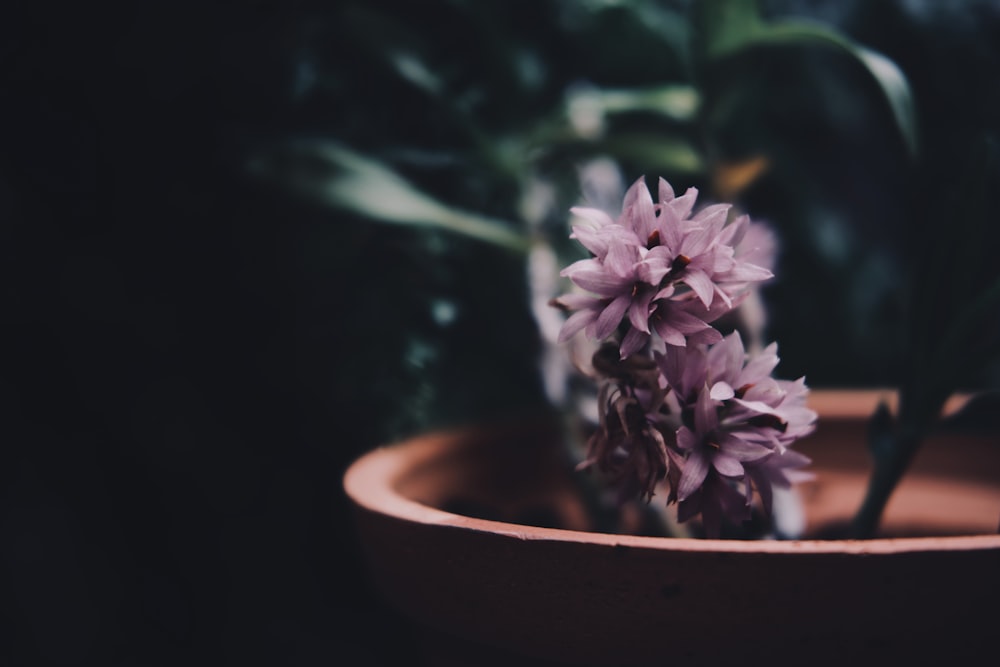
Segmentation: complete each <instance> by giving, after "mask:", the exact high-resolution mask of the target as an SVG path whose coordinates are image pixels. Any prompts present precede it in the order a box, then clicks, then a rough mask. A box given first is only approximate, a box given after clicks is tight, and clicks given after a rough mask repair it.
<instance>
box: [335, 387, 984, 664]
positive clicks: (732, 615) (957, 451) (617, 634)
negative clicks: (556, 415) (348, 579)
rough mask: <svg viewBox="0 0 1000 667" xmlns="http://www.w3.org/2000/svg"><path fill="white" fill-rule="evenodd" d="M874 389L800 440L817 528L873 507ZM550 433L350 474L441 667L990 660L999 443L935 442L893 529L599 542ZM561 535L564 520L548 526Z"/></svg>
mask: <svg viewBox="0 0 1000 667" xmlns="http://www.w3.org/2000/svg"><path fill="white" fill-rule="evenodd" d="M878 398H879V394H877V393H876V392H833V391H816V392H813V399H812V404H813V407H814V408H815V409H817V410H818V411H819V413H820V420H821V421H820V426H819V428H818V430H817V432H816V434H815V435H813V436H811V437H810V438H808V439H806V440H804V441H802V442H801V443H800V445H799V446H798V448H799V449H800V450H801V451H803V452H805V453H807V454H808V455H810V456H811V457H813V459H814V462H815V465H814V467H813V470H814V471H815V472H816V473H817V475H818V478H817V481H815V482H811V483H808V484H805V485H802V487H801V489H800V490H801V494H802V497H803V499H804V503H805V509H806V514H807V518H808V525H809V529H808V535H813V536H815V535H818V534H822V533H823V532H824V531H825V530H827V529H828V528H829V527H830V526H831V525H836V524H837V523H838V522H843V521H846V520H847V519H848V518H849V517H850V516H851V515H852V514H853V512H854V511H855V510H856V509H857V507H858V506H859V504H860V502H861V497H862V494H863V492H864V488H865V485H866V483H867V474H868V455H867V451H866V445H865V443H864V437H863V433H864V424H865V420H866V419H867V416H868V415H869V414H871V411H872V410H873V409H874V407H875V403H876V401H877V400H878ZM554 441H555V435H554V434H553V432H552V431H551V430H546V429H545V428H544V427H540V426H538V425H525V424H519V425H510V426H505V427H499V428H497V427H494V428H488V429H484V428H472V429H468V430H462V431H455V432H450V433H442V434H432V435H428V436H426V437H420V438H416V439H414V440H411V441H408V442H404V443H401V444H398V445H394V446H390V447H386V448H381V449H378V450H376V451H373V452H371V453H369V454H367V455H366V456H364V457H362V458H361V459H360V460H358V461H357V462H356V463H355V464H354V465H353V466H352V467H351V468H350V469H349V470H348V471H347V474H346V476H345V480H344V484H345V488H346V490H347V493H348V495H349V497H350V498H351V499H352V501H353V503H354V504H355V506H356V509H357V524H358V529H359V533H360V536H361V539H362V542H363V546H364V547H365V550H366V553H367V555H368V557H369V563H370V569H371V574H372V576H373V577H374V580H375V583H376V584H377V585H378V588H379V589H380V590H381V591H383V592H384V594H385V596H386V597H387V599H388V600H389V601H390V602H391V604H392V605H394V606H395V607H396V608H398V609H399V610H400V611H402V612H403V613H404V614H405V615H406V616H408V617H410V618H412V619H413V620H414V621H415V623H417V624H418V625H419V627H421V628H423V629H424V630H425V632H424V633H423V634H422V636H423V637H424V638H425V641H424V645H423V647H422V649H421V650H422V651H424V656H425V657H426V658H427V662H428V663H429V664H456V665H458V664H462V665H475V664H490V665H491V664H498V665H499V664H518V665H524V664H538V665H541V664H553V665H557V664H565V665H630V664H636V665H640V664H641V665H659V664H671V665H694V664H718V663H719V661H721V660H727V659H743V660H746V659H750V660H751V663H750V664H758V661H760V662H759V664H765V663H764V662H763V661H765V660H766V661H767V663H766V664H796V665H798V664H802V665H814V664H832V663H834V662H839V661H842V660H844V659H859V660H864V661H865V663H868V662H869V661H870V660H874V659H885V660H888V659H890V658H892V659H893V661H894V664H895V663H896V661H898V662H904V661H909V662H910V664H914V663H916V664H923V663H924V662H927V661H930V660H946V661H947V662H945V663H943V664H955V663H954V661H955V659H956V658H962V657H969V658H972V657H977V656H980V652H981V651H983V650H987V649H989V650H992V651H993V654H994V657H996V656H995V653H996V651H995V649H994V648H993V643H994V637H995V635H994V633H995V632H997V630H998V629H1000V625H998V621H1000V535H998V534H997V529H998V523H1000V442H998V437H997V436H996V435H993V436H992V437H985V436H980V437H972V436H967V435H966V436H952V437H943V436H938V437H934V438H932V439H931V440H930V441H929V442H927V443H926V445H925V446H924V448H923V450H922V451H921V453H920V454H919V456H918V458H917V460H916V461H915V463H914V465H913V468H912V470H911V472H910V473H909V475H908V476H907V478H906V479H905V481H904V482H903V484H902V485H901V486H900V487H899V488H898V490H897V492H896V493H895V495H894V496H893V499H892V501H891V503H890V505H889V507H888V509H887V513H886V517H885V521H884V523H883V525H884V531H885V533H886V534H887V535H892V536H893V537H892V538H879V539H874V540H865V541H852V540H819V539H805V540H798V541H734V540H695V539H679V538H657V537H639V536H628V535H616V534H607V533H597V532H587V529H588V528H589V523H588V520H587V513H586V512H585V511H584V507H583V504H582V502H581V501H580V500H579V498H578V496H577V494H574V493H573V491H574V489H575V488H576V487H575V484H574V481H573V478H572V475H573V474H574V473H572V471H570V470H568V469H567V467H566V465H565V462H564V461H563V460H562V459H561V455H560V450H559V448H557V447H553V446H550V445H551V444H552V443H553V442H554ZM655 501H656V499H654V502H655ZM443 508H453V509H458V508H464V509H462V511H464V512H466V514H479V515H482V514H485V513H486V512H487V511H488V512H489V513H490V514H491V515H492V516H494V517H495V518H499V519H500V520H490V519H482V518H474V517H473V516H467V515H462V514H459V513H455V512H451V511H446V510H445V509H443ZM487 508H488V509H487ZM531 524H535V525H531ZM552 524H557V525H561V526H565V527H568V528H570V529H565V528H563V529H557V528H545V527H539V526H540V525H552ZM904 536H907V537H904ZM981 659H982V658H981V657H977V664H982V663H981V662H979V660H981Z"/></svg>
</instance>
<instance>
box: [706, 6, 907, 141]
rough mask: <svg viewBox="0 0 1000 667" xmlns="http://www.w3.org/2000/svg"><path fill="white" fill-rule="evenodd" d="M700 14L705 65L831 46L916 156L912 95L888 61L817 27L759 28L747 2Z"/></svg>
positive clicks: (797, 23) (790, 23)
mask: <svg viewBox="0 0 1000 667" xmlns="http://www.w3.org/2000/svg"><path fill="white" fill-rule="evenodd" d="M703 12H704V13H703V20H704V21H705V33H706V47H705V53H706V56H707V57H708V58H709V59H710V60H718V59H722V58H728V57H732V56H735V55H737V54H739V53H741V52H743V51H746V50H749V49H755V48H768V47H781V46H785V45H809V44H816V45H822V46H827V47H832V48H835V49H837V50H839V51H841V52H843V53H845V54H847V55H848V56H850V57H851V58H854V59H855V60H856V61H857V62H858V63H859V64H861V65H862V66H863V67H864V68H865V69H866V70H867V71H868V73H869V74H870V75H871V76H872V78H873V79H874V80H875V82H876V83H877V84H878V86H879V88H880V89H881V91H882V94H883V96H884V98H885V100H886V103H887V104H888V105H889V109H890V111H891V112H892V116H893V119H894V120H895V123H896V127H897V128H898V129H899V132H900V135H901V136H902V138H903V142H904V143H905V145H906V148H907V150H908V152H909V153H910V156H911V157H916V155H917V154H918V151H919V140H918V128H917V116H916V108H915V105H914V100H913V93H912V91H911V89H910V84H909V82H908V81H907V79H906V76H905V75H904V74H903V71H902V70H900V69H899V67H898V66H897V65H896V63H894V62H893V61H892V60H890V59H889V58H887V57H886V56H884V55H882V54H881V53H878V52H877V51H874V50H872V49H869V48H867V47H865V46H862V45H860V44H858V43H857V42H855V41H853V40H851V39H850V38H849V37H847V36H846V35H844V34H843V33H841V32H839V31H837V30H834V29H833V28H830V27H828V26H826V25H823V24H821V23H815V22H812V21H804V20H785V21H778V22H775V23H765V22H763V21H762V20H761V18H760V14H759V12H758V11H757V3H756V2H754V1H753V0H718V1H709V2H706V3H705V6H704V8H703Z"/></svg>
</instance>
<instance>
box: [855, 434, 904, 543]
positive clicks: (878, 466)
mask: <svg viewBox="0 0 1000 667" xmlns="http://www.w3.org/2000/svg"><path fill="white" fill-rule="evenodd" d="M921 441H922V437H921V436H920V434H919V433H917V432H916V431H910V430H907V431H905V432H898V433H896V434H895V435H894V436H893V437H892V438H891V440H890V441H889V442H888V443H886V444H887V447H886V448H885V450H884V451H883V452H882V453H881V454H877V455H876V456H875V469H874V471H873V473H872V477H871V480H870V481H869V484H868V491H867V493H866V494H865V499H864V502H863V503H862V504H861V509H859V510H858V513H857V514H856V515H855V516H854V520H853V521H852V522H851V529H850V536H851V537H852V538H854V539H859V540H863V539H870V538H872V537H874V536H875V531H876V530H877V529H878V526H879V523H880V521H881V520H882V513H883V511H884V510H885V506H886V504H887V503H888V502H889V498H890V496H892V492H893V490H895V488H896V485H897V484H898V483H899V480H900V479H901V478H902V476H903V473H905V472H906V469H907V468H908V467H909V465H910V462H911V461H912V460H913V457H914V455H915V454H916V453H917V450H918V449H919V448H920V443H921Z"/></svg>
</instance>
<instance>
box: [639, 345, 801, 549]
mask: <svg viewBox="0 0 1000 667" xmlns="http://www.w3.org/2000/svg"><path fill="white" fill-rule="evenodd" d="M656 361H657V366H658V367H659V369H660V372H661V373H662V374H663V376H664V378H665V379H666V382H667V385H668V386H669V387H670V389H671V393H670V394H669V396H668V398H667V400H666V401H665V403H666V405H667V406H668V409H669V410H670V411H671V412H673V413H674V414H679V415H681V416H682V425H681V426H680V427H679V429H678V430H677V434H676V445H677V449H678V450H679V451H680V453H681V454H682V456H683V463H682V467H683V473H682V474H681V476H680V478H679V480H678V482H677V485H676V487H675V488H674V489H673V490H672V493H671V496H670V499H672V500H673V499H676V500H678V501H679V502H680V507H679V512H678V514H679V518H680V520H682V521H683V520H685V519H686V518H689V517H691V516H693V515H695V514H698V513H699V512H700V513H701V514H702V520H703V524H704V525H705V528H706V531H708V532H709V533H712V534H718V530H719V524H718V523H717V519H721V518H722V517H728V518H729V519H730V520H732V521H737V522H738V521H740V520H742V519H745V518H747V517H748V512H749V508H750V501H751V499H752V487H755V488H756V489H757V491H758V494H759V495H760V497H761V501H762V503H763V505H764V509H765V512H767V513H770V511H771V498H772V491H771V490H772V488H773V487H774V486H778V487H782V488H787V487H788V486H790V485H791V483H792V482H795V481H801V480H802V479H804V475H805V473H802V472H801V471H800V468H802V467H804V466H805V465H807V464H808V463H809V459H808V458H807V457H805V456H803V455H802V454H799V453H797V452H793V451H792V450H790V449H788V448H787V446H788V445H790V444H791V442H792V441H794V440H795V439H796V438H798V437H801V436H803V435H806V434H808V433H809V432H811V431H812V429H813V427H814V422H815V419H816V413H815V412H813V411H812V410H810V409H809V408H808V407H806V396H807V394H808V389H807V388H806V386H805V382H804V380H802V379H800V380H798V381H796V382H787V381H781V380H775V379H774V378H772V377H771V373H772V372H773V370H774V368H775V367H776V366H777V365H778V357H777V346H776V345H774V344H772V345H770V346H768V347H767V348H766V349H765V350H764V351H763V352H761V353H760V354H758V355H755V356H754V357H752V358H749V359H747V355H746V352H745V350H744V348H743V342H742V340H741V339H740V336H739V334H738V333H733V334H730V335H729V336H726V337H725V338H724V339H723V340H722V341H721V342H720V343H718V344H716V345H713V346H712V347H710V348H707V349H706V348H705V347H703V346H698V347H694V346H689V347H687V348H672V349H668V352H667V354H662V355H657V357H656ZM740 489H742V490H740ZM736 498H740V499H742V503H736V502H735V499H736Z"/></svg>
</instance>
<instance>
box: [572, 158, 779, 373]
mask: <svg viewBox="0 0 1000 667" xmlns="http://www.w3.org/2000/svg"><path fill="white" fill-rule="evenodd" d="M697 197H698V191H697V190H696V189H694V188H689V189H688V190H687V192H686V193H685V194H684V195H683V196H682V197H675V196H674V191H673V188H672V187H671V186H670V184H669V183H667V181H665V180H664V179H662V178H661V179H660V181H659V203H657V204H654V203H653V199H652V196H651V195H650V192H649V189H648V188H647V187H646V183H645V180H644V179H642V178H640V179H639V180H637V181H636V182H635V183H634V184H633V185H632V187H630V188H629V189H628V191H627V192H626V193H625V199H624V201H623V204H622V213H621V215H620V216H619V218H618V219H617V220H612V218H611V216H609V215H608V214H607V213H605V212H603V211H600V210H597V209H591V208H574V209H573V212H574V213H575V214H576V215H577V216H578V217H580V218H582V219H583V220H584V222H585V223H586V224H581V225H577V226H575V227H574V228H573V233H572V234H571V238H575V239H577V240H578V241H579V242H580V243H581V244H582V245H583V246H584V247H585V248H586V249H587V250H589V251H590V252H591V253H592V254H593V257H592V258H590V259H584V260H580V261H578V262H575V263H574V264H572V265H570V266H569V267H567V268H566V269H564V270H563V272H562V275H563V276H566V277H568V278H569V279H570V280H571V281H572V282H573V283H574V284H575V285H576V286H577V287H579V288H580V289H582V290H583V291H584V292H586V293H587V295H567V296H564V297H561V298H560V299H558V300H557V304H558V305H560V306H562V307H564V308H566V309H568V310H575V311H577V312H576V313H575V314H574V315H572V316H571V317H570V318H568V319H567V320H566V323H565V324H564V325H563V328H562V330H561V331H560V336H559V338H560V340H562V341H565V340H567V339H568V338H569V337H571V336H573V335H575V334H576V333H577V332H579V331H581V330H584V331H585V333H586V334H587V335H588V336H590V337H592V338H595V339H597V340H605V339H608V338H609V337H611V336H612V334H614V333H615V332H616V331H618V330H619V328H623V332H622V336H621V339H620V340H621V343H620V346H621V356H622V358H625V357H627V356H629V355H630V354H632V353H634V352H636V351H638V350H640V349H642V348H643V347H645V346H646V345H647V344H648V343H650V341H651V338H652V337H653V336H654V334H655V336H656V337H657V338H658V339H659V341H663V342H665V343H668V344H670V345H674V346H684V345H686V344H687V342H688V341H689V340H692V339H693V340H694V342H704V343H711V342H715V341H716V340H718V335H717V333H715V330H714V329H713V328H712V327H711V326H710V323H711V322H712V321H714V320H715V319H717V318H718V317H720V316H721V315H722V314H724V313H725V312H727V311H728V310H731V309H732V308H733V307H734V306H735V303H734V299H738V298H739V297H738V295H739V293H740V291H741V290H745V289H746V288H747V286H749V285H751V284H753V283H755V282H759V281H761V280H766V279H767V278H770V277H771V272H770V271H769V270H768V269H766V268H764V267H761V266H758V265H756V264H752V263H751V262H749V261H747V260H746V259H745V258H744V255H738V254H737V253H736V245H737V244H738V243H739V242H740V241H741V240H742V239H743V237H744V235H745V234H746V228H747V225H748V224H749V220H748V219H747V218H746V216H743V217H742V218H740V219H738V220H737V221H735V222H734V223H733V224H731V225H728V226H727V224H726V221H727V217H728V213H729V209H730V206H729V205H728V204H716V205H712V206H708V207H705V208H703V209H702V210H701V211H699V212H698V213H696V214H694V215H692V214H691V213H692V210H693V208H694V204H695V201H696V200H697ZM699 302H700V304H699ZM659 341H658V342H657V347H658V348H662V343H660V342H659Z"/></svg>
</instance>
